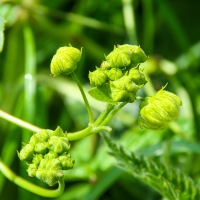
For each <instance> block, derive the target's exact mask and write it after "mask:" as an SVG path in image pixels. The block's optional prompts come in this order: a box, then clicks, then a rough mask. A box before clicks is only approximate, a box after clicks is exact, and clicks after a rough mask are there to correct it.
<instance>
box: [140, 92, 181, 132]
mask: <svg viewBox="0 0 200 200" xmlns="http://www.w3.org/2000/svg"><path fill="white" fill-rule="evenodd" d="M181 105H182V101H181V99H180V98H179V97H178V96H177V95H175V94H173V93H171V92H167V91H165V90H163V89H161V90H160V91H158V92H157V93H156V95H155V96H153V97H148V98H147V99H146V100H145V102H143V103H142V105H141V106H140V108H141V110H140V116H139V118H138V122H139V125H140V127H141V128H147V129H154V130H156V129H163V128H165V127H166V126H167V125H168V123H169V122H170V121H172V120H175V119H176V118H177V117H178V111H179V106H181Z"/></svg>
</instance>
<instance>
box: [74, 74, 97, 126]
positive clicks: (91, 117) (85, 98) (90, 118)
mask: <svg viewBox="0 0 200 200" xmlns="http://www.w3.org/2000/svg"><path fill="white" fill-rule="evenodd" d="M72 77H73V78H74V80H75V81H76V83H77V85H78V87H79V90H80V92H81V95H82V97H83V100H84V102H85V105H86V109H87V112H88V116H89V120H90V124H93V123H94V117H93V114H92V110H91V107H90V105H89V102H88V100H87V97H86V95H85V92H84V90H83V87H82V85H81V83H80V81H79V79H78V78H77V76H76V74H75V73H74V72H73V73H72Z"/></svg>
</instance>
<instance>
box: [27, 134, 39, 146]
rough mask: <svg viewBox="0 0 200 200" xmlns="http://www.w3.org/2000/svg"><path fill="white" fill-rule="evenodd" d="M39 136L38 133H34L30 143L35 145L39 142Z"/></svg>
mask: <svg viewBox="0 0 200 200" xmlns="http://www.w3.org/2000/svg"><path fill="white" fill-rule="evenodd" d="M39 141H40V140H39V138H38V137H37V136H36V134H33V135H32V137H31V138H30V141H29V144H31V145H33V146H35V144H37V143H38V142H39Z"/></svg>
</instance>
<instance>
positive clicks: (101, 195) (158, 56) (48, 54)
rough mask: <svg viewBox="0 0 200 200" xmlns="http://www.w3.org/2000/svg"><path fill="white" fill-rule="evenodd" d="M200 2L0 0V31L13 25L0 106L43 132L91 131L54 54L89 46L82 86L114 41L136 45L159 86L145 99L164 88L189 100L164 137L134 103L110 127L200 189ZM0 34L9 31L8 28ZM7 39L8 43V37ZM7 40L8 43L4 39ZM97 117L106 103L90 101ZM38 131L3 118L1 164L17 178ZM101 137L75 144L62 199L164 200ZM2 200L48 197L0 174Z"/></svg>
mask: <svg viewBox="0 0 200 200" xmlns="http://www.w3.org/2000/svg"><path fill="white" fill-rule="evenodd" d="M199 8H200V1H195V0H191V1H187V0H175V1H174V0H56V1H55V0H13V1H11V0H0V27H1V25H2V24H3V21H4V20H5V21H6V24H5V31H4V46H3V49H2V52H1V53H0V109H1V110H4V111H6V112H8V113H10V114H12V115H14V116H16V117H19V118H21V119H23V120H25V121H28V122H30V123H32V124H35V125H37V126H39V127H43V128H48V129H55V128H56V127H57V126H58V125H60V126H61V127H62V129H63V130H68V131H70V132H71V131H76V130H80V129H82V128H84V127H86V126H87V123H88V117H87V112H86V109H85V106H84V104H83V101H82V98H81V96H80V93H79V90H78V89H77V86H76V84H75V83H74V81H73V80H72V79H71V77H62V76H61V77H58V78H56V79H55V78H53V77H52V76H51V75H50V70H49V66H50V62H51V58H52V56H53V55H54V54H55V52H56V50H57V48H59V47H61V46H66V45H68V44H71V45H72V46H74V47H77V48H79V49H80V48H81V47H83V55H82V59H81V61H80V62H79V65H78V68H77V70H76V73H77V76H78V77H79V79H80V80H81V82H82V83H83V86H84V89H85V90H86V91H87V90H88V89H89V88H90V85H89V80H88V72H89V70H90V71H92V70H94V69H95V67H96V66H99V65H100V64H101V62H102V60H103V59H104V55H107V54H108V53H109V52H110V51H112V49H113V47H114V45H117V44H136V45H140V46H141V48H142V49H143V50H144V51H145V52H146V54H147V55H148V56H149V59H148V61H147V62H146V63H145V64H144V68H145V69H144V70H145V73H147V74H148V76H149V78H150V79H151V80H152V82H151V83H152V84H150V83H148V84H147V85H146V89H144V91H142V95H144V94H147V95H151V94H153V90H152V85H153V86H154V87H153V88H155V89H156V90H159V89H160V88H161V87H162V86H164V85H165V84H166V83H168V86H167V90H169V91H173V92H175V93H176V94H178V95H179V96H180V97H181V98H182V101H183V106H182V108H181V110H180V117H179V118H178V120H177V121H176V122H174V123H172V124H170V125H169V128H167V129H165V130H163V131H158V132H155V131H150V130H141V129H140V128H139V127H138V124H137V116H138V113H139V109H138V105H137V103H134V104H130V105H129V104H128V105H127V106H126V107H125V108H124V109H123V110H122V111H121V112H119V114H117V116H116V118H115V119H113V121H112V122H111V124H110V125H111V126H112V127H113V133H112V134H113V137H115V138H116V139H117V140H119V143H121V144H123V145H124V147H125V148H126V149H127V150H131V151H136V152H138V153H140V154H144V155H147V156H151V157H155V158H157V159H159V160H162V159H164V158H165V159H167V160H168V163H169V165H172V166H173V167H175V168H177V169H179V170H181V171H183V172H185V173H187V174H188V175H190V176H191V177H192V178H193V179H194V180H195V181H196V182H197V183H198V182H199V174H200V158H199V153H200V144H199V142H200V92H199V91H200V37H199V36H200V27H199V18H200V9H199ZM1 34H2V30H1ZM1 37H2V36H1ZM1 39H2V38H1ZM89 100H90V104H91V107H92V109H93V112H94V113H95V115H96V116H97V115H98V114H99V112H100V111H102V110H103V108H104V106H105V104H104V103H100V102H97V101H95V100H93V99H92V98H89ZM31 134H32V133H30V132H28V131H25V130H23V129H22V128H19V127H17V126H16V125H13V124H12V123H9V122H6V121H5V120H3V119H0V154H1V159H2V160H3V161H4V162H5V163H6V164H7V165H8V166H10V168H11V169H12V170H13V171H14V172H16V173H17V174H19V175H20V176H22V177H24V178H26V179H28V180H30V181H32V182H34V183H36V184H40V185H41V186H43V187H46V186H45V185H43V184H42V183H41V182H39V181H37V180H35V179H33V178H29V177H27V174H26V164H25V163H21V162H19V159H18V157H17V150H19V149H20V148H21V145H22V141H23V142H26V141H28V140H29V138H30V136H31ZM107 151H108V149H107V147H106V145H105V143H104V142H103V141H102V140H101V138H100V137H99V136H98V135H97V136H90V137H87V138H85V139H83V140H81V141H76V142H74V143H73V144H72V152H71V154H72V156H73V157H74V158H75V160H76V165H75V168H74V169H73V170H70V171H69V172H66V176H65V177H66V178H65V179H66V190H65V193H64V194H63V195H62V196H61V197H59V198H56V199H58V200H74V199H85V200H86V199H87V200H92V199H93V200H96V199H101V200H107V199H109V200H111V199H115V200H121V199H125V198H126V199H135V200H152V199H154V200H155V199H162V197H161V196H160V195H159V194H158V193H157V192H156V191H154V190H152V189H151V188H150V187H149V186H147V185H145V184H144V183H142V182H140V181H139V180H137V179H135V178H134V177H132V176H130V175H129V174H127V173H125V172H123V171H121V170H120V169H119V168H117V167H115V166H114V164H115V160H114V159H113V158H111V157H110V156H109V155H108V154H107ZM0 199H15V200H18V199H19V200H24V199H29V200H42V199H45V198H43V197H39V196H37V195H34V194H31V193H29V192H27V191H25V190H23V189H20V188H19V187H17V186H15V185H14V184H13V183H11V182H10V181H8V180H6V179H5V178H4V177H3V176H2V175H1V174H0Z"/></svg>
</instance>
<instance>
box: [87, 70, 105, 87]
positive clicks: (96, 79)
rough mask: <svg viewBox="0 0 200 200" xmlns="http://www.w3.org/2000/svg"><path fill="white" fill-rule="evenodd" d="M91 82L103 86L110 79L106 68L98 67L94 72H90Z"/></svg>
mask: <svg viewBox="0 0 200 200" xmlns="http://www.w3.org/2000/svg"><path fill="white" fill-rule="evenodd" d="M89 79H90V84H91V85H94V86H101V85H103V84H104V83H106V81H107V80H108V76H107V74H106V70H102V69H100V68H97V69H96V70H95V71H93V72H89Z"/></svg>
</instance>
